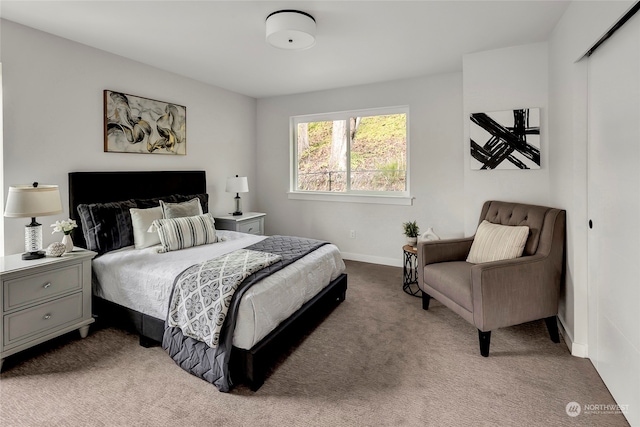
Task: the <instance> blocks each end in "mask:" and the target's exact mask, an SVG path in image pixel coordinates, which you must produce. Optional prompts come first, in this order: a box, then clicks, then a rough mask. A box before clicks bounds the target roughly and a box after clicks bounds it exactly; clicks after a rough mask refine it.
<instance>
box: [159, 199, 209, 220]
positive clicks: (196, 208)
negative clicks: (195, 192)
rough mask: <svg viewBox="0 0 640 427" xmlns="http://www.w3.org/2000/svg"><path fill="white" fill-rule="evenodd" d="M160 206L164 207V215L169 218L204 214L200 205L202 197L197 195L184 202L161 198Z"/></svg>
mask: <svg viewBox="0 0 640 427" xmlns="http://www.w3.org/2000/svg"><path fill="white" fill-rule="evenodd" d="M160 208H161V209H162V217H163V218H164V219H168V218H182V217H185V216H196V215H202V214H203V212H202V206H200V199H198V198H197V197H196V198H194V199H191V200H189V201H187V202H182V203H167V202H165V201H163V200H160Z"/></svg>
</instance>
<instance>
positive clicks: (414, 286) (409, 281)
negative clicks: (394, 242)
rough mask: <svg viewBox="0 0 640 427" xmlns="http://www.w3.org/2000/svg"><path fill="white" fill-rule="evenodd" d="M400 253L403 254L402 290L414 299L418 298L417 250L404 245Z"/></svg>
mask: <svg viewBox="0 0 640 427" xmlns="http://www.w3.org/2000/svg"><path fill="white" fill-rule="evenodd" d="M402 251H403V252H404V265H403V268H402V276H403V280H402V290H403V291H405V292H406V293H408V294H409V295H413V296H414V297H420V296H422V291H421V290H420V287H418V248H416V247H414V246H411V245H404V246H403V247H402Z"/></svg>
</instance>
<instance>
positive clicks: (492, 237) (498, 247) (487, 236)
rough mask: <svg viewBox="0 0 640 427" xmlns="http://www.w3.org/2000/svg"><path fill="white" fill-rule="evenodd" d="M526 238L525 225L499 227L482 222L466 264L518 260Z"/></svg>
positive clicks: (527, 229)
mask: <svg viewBox="0 0 640 427" xmlns="http://www.w3.org/2000/svg"><path fill="white" fill-rule="evenodd" d="M528 237H529V227H527V226H526V225H517V226H511V225H500V224H493V223H491V222H489V221H487V220H484V221H482V223H480V225H479V226H478V230H477V231H476V235H475V237H474V238H473V243H472V244H471V250H470V251H469V255H468V256H467V262H471V263H474V264H478V263H481V262H490V261H500V260H504V259H513V258H518V257H520V256H522V252H523V251H524V246H525V244H526V243H527V238H528Z"/></svg>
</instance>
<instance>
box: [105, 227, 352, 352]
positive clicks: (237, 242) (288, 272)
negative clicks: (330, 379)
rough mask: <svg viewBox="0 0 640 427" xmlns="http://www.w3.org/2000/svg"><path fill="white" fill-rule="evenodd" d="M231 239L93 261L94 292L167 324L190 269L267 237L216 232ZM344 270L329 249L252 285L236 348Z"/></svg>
mask: <svg viewBox="0 0 640 427" xmlns="http://www.w3.org/2000/svg"><path fill="white" fill-rule="evenodd" d="M217 233H218V234H219V235H220V236H221V237H225V238H226V239H227V240H226V241H223V242H220V243H214V244H211V245H204V246H197V247H194V248H188V249H182V250H180V251H175V252H168V253H157V252H156V250H157V247H151V248H146V249H134V248H133V247H129V248H123V249H120V250H117V251H113V252H109V253H107V254H105V255H102V256H100V257H98V258H96V259H94V260H93V272H94V273H95V277H96V278H97V283H96V282H94V293H95V294H96V295H98V296H100V297H102V298H104V299H106V300H108V301H112V302H114V303H117V304H119V305H122V306H125V307H127V308H130V309H132V310H136V311H139V312H141V313H144V314H147V315H149V316H153V317H155V318H158V319H162V320H164V319H165V318H166V315H167V307H168V304H169V297H170V295H171V289H172V286H173V282H174V279H175V277H176V276H177V275H178V274H180V273H181V272H182V271H183V270H185V269H186V268H187V267H189V266H191V265H193V264H196V263H198V262H202V261H207V260H209V259H212V258H215V257H217V256H220V255H224V254H226V253H229V252H231V251H234V250H236V249H240V248H244V247H246V246H249V245H252V244H254V243H257V242H259V241H261V240H263V239H265V238H266V237H265V236H255V235H252V234H244V233H236V232H233V231H223V230H220V231H217ZM344 270H345V265H344V262H343V261H342V257H341V256H340V251H339V250H338V248H337V247H336V246H335V245H325V246H322V247H320V248H319V249H318V250H316V251H314V252H312V253H310V254H309V255H307V256H305V257H304V258H302V259H301V260H299V261H297V262H295V263H293V264H291V265H289V266H287V267H285V268H284V269H282V270H280V271H278V272H276V273H274V274H272V275H271V276H269V277H267V278H266V279H264V280H262V281H261V282H259V283H256V284H255V285H254V286H252V287H251V288H250V289H249V290H248V291H247V292H246V293H245V294H244V296H243V297H242V300H241V302H240V309H239V311H238V321H237V324H236V329H235V333H234V337H233V345H235V346H236V347H239V348H243V349H250V348H251V347H253V345H254V344H256V343H257V342H259V341H260V340H261V339H262V338H264V337H265V336H266V335H267V334H268V333H269V332H271V331H272V330H273V329H274V328H275V327H276V326H277V325H279V324H280V322H282V321H283V320H284V319H286V318H287V317H289V316H290V315H291V314H292V313H294V312H295V311H296V310H297V309H299V308H300V307H301V306H302V305H303V304H304V303H305V302H307V301H309V300H310V299H311V298H312V297H313V296H315V295H316V294H317V293H318V292H319V291H320V290H321V289H322V288H323V287H324V286H326V285H327V284H328V283H329V282H330V281H331V280H333V279H335V278H336V277H338V276H339V275H340V274H341V273H342V272H344Z"/></svg>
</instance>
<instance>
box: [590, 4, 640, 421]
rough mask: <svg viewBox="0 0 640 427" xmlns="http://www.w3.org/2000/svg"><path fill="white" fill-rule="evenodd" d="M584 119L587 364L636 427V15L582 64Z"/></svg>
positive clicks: (639, 182)
mask: <svg viewBox="0 0 640 427" xmlns="http://www.w3.org/2000/svg"><path fill="white" fill-rule="evenodd" d="M588 120H589V145H588V147H589V148H588V149H589V161H588V162H589V163H588V171H589V172H588V187H589V194H588V196H589V202H588V209H589V218H590V222H591V224H592V228H591V229H590V230H589V239H588V244H589V349H588V351H589V358H590V359H591V360H592V362H593V364H594V366H595V367H596V369H597V371H598V373H599V374H600V376H601V377H602V379H603V381H604V382H605V384H606V385H607V387H608V388H609V390H610V391H611V394H612V395H613V397H614V399H615V400H616V402H617V403H618V404H619V405H628V412H627V413H626V416H627V419H628V420H629V422H630V423H631V425H635V426H638V425H640V405H639V404H638V402H640V13H639V14H636V15H635V16H634V17H633V18H631V19H630V20H629V21H628V22H627V23H626V24H624V25H623V26H622V27H621V28H620V29H619V30H618V31H617V32H616V33H614V34H613V36H612V37H611V38H610V39H609V40H607V41H606V42H604V43H603V44H602V45H601V46H600V47H599V48H598V49H597V50H596V52H595V53H594V54H593V55H592V56H591V57H590V58H589V119H588ZM584 403H589V402H584ZM594 403H598V402H594Z"/></svg>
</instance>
